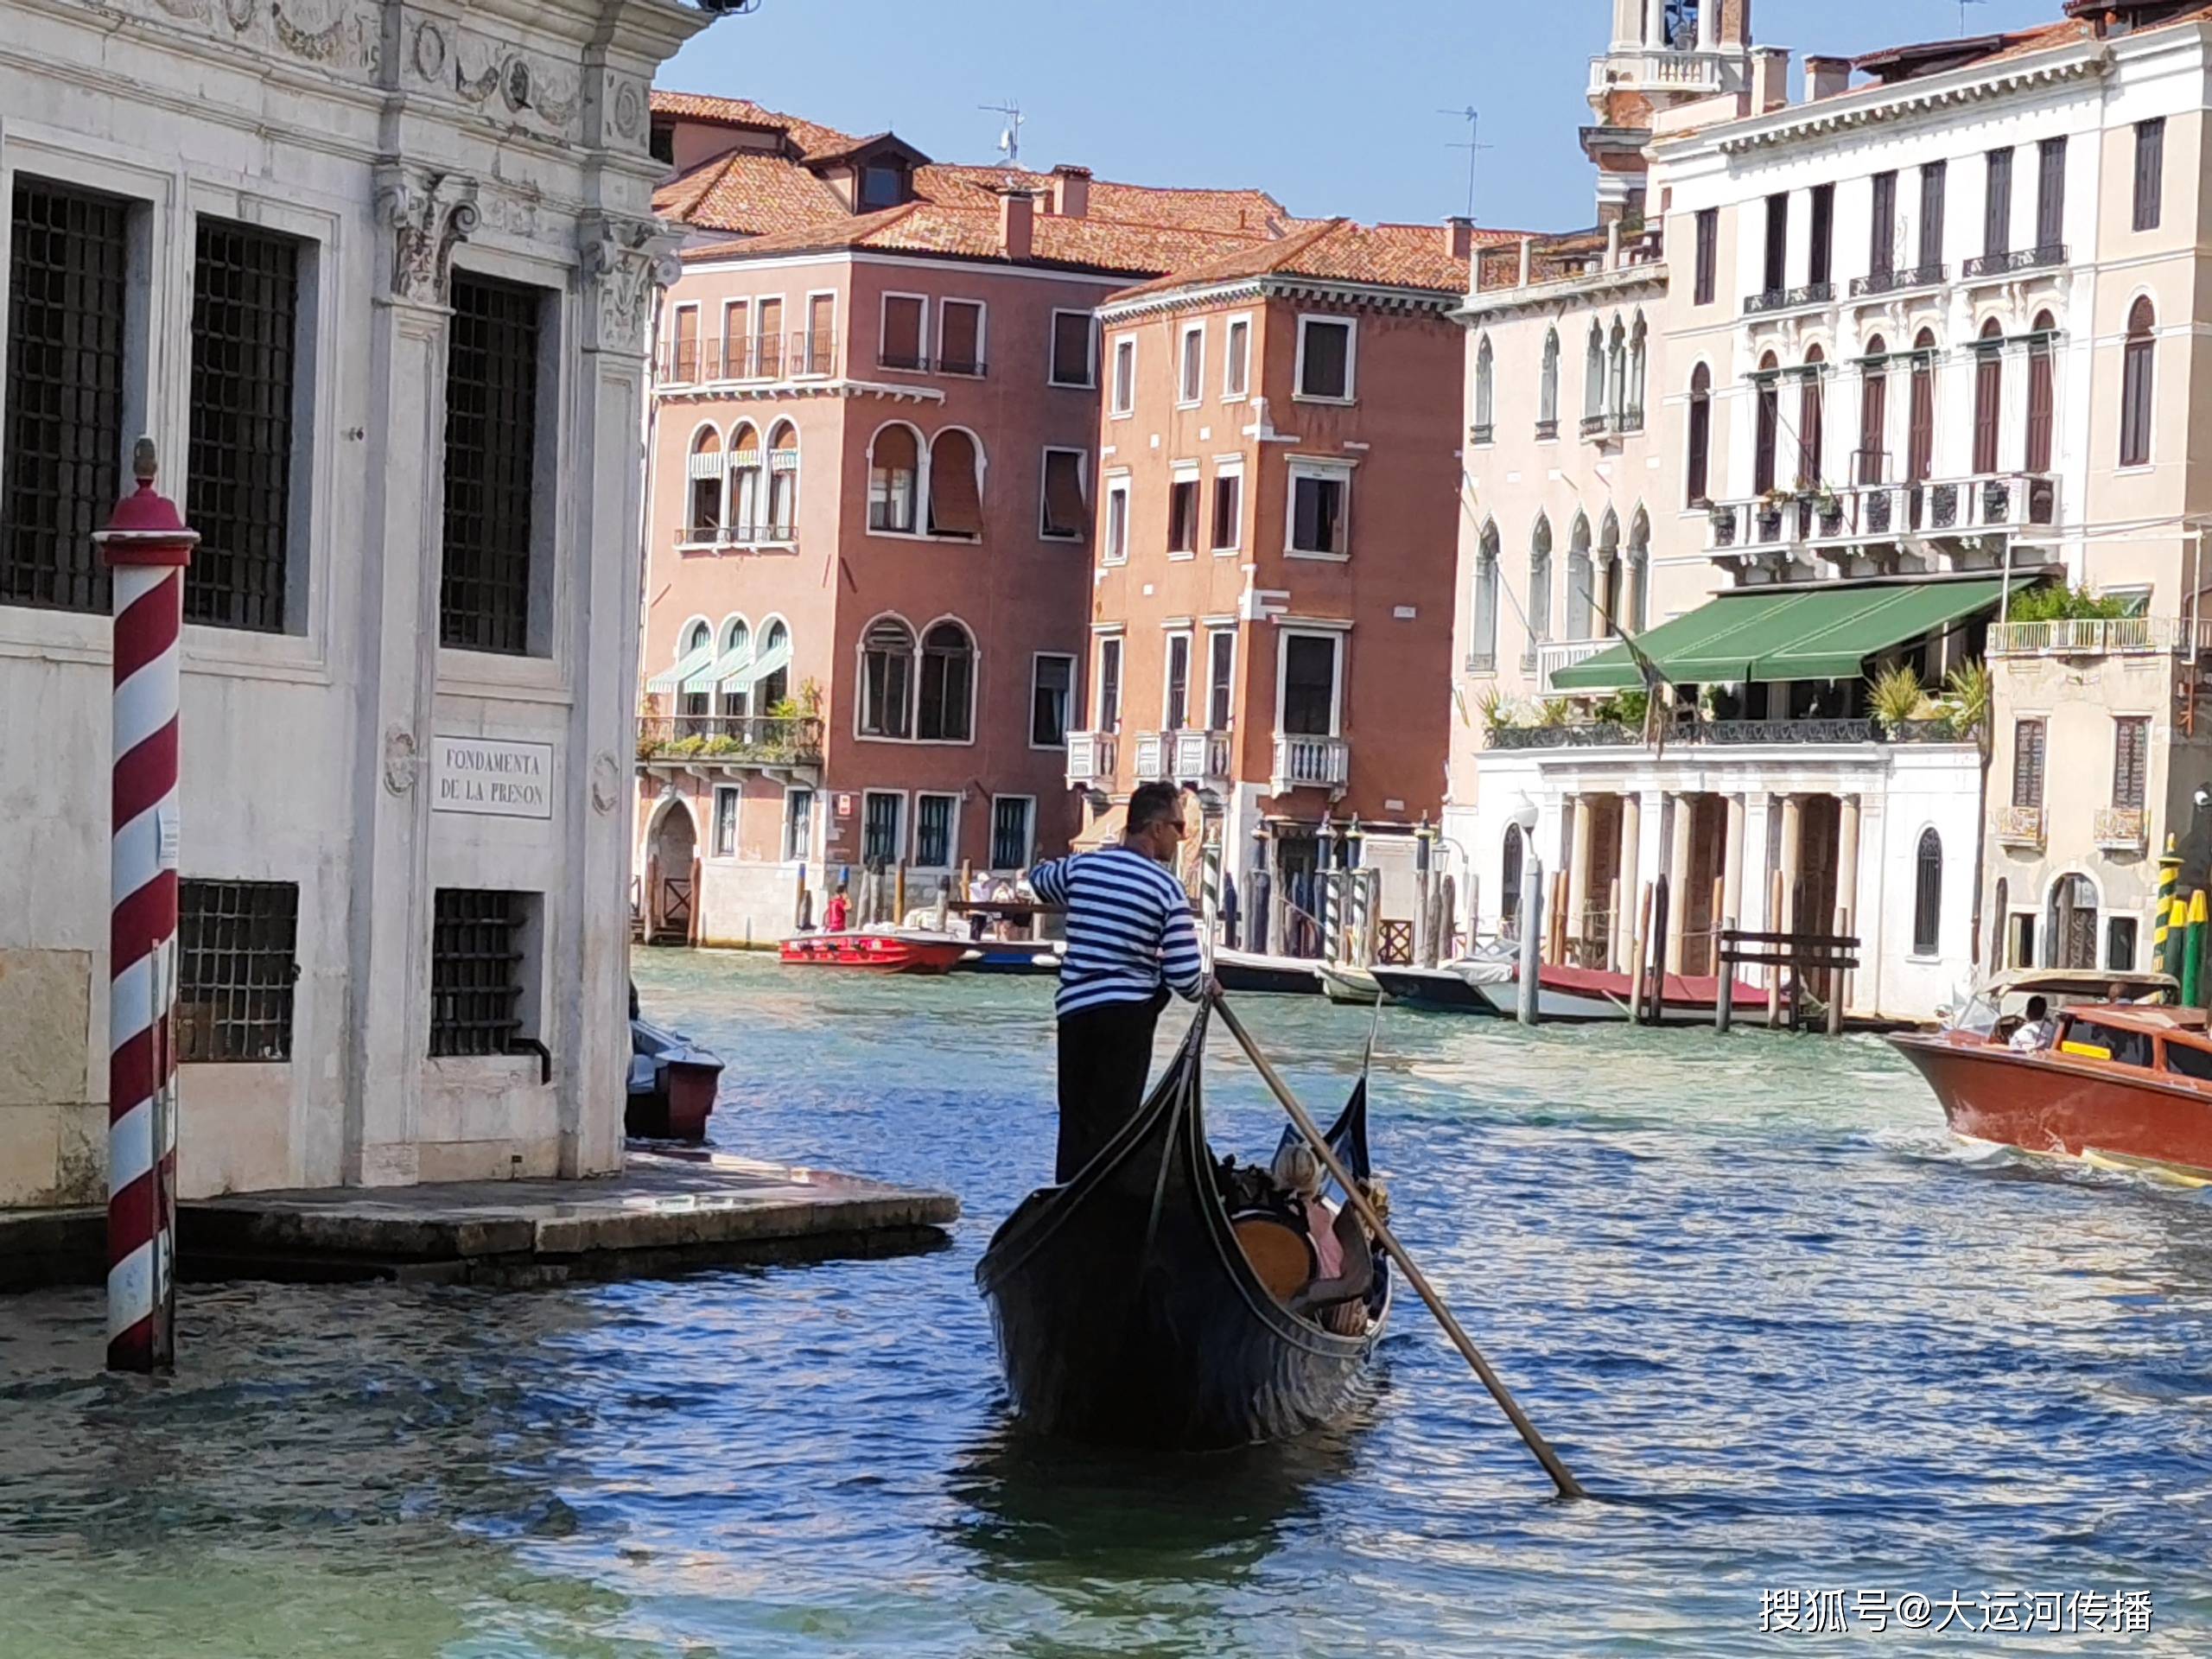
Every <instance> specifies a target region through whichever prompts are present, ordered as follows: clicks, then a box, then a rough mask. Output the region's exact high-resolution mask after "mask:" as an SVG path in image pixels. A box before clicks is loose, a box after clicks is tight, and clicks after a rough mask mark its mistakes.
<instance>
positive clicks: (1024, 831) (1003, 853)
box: [991, 795, 1037, 870]
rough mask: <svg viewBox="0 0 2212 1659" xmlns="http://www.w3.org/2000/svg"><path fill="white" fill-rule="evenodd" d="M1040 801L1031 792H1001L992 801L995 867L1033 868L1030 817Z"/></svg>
mask: <svg viewBox="0 0 2212 1659" xmlns="http://www.w3.org/2000/svg"><path fill="white" fill-rule="evenodd" d="M1036 810H1037V804H1036V802H1035V801H1034V800H1033V799H1031V798H1030V797H1028V796H1027V795H1001V796H1000V797H999V798H997V799H995V800H994V801H993V802H992V803H991V868H993V869H995V870H1021V869H1027V868H1029V853H1030V848H1031V842H1032V836H1031V832H1030V817H1031V815H1032V814H1033V812H1035V811H1036Z"/></svg>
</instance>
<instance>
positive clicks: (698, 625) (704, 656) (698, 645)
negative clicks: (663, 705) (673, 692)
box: [677, 618, 715, 729]
mask: <svg viewBox="0 0 2212 1659" xmlns="http://www.w3.org/2000/svg"><path fill="white" fill-rule="evenodd" d="M714 643H715V631H714V628H713V627H712V626H710V625H709V623H708V622H707V621H706V620H705V619H703V618H702V619H701V620H698V621H696V622H694V623H693V624H692V625H691V626H690V627H689V628H686V629H685V630H684V631H683V650H682V651H681V652H678V653H677V660H678V661H679V662H691V661H692V659H694V658H696V659H699V660H697V661H696V662H693V663H692V665H691V668H690V673H691V674H696V673H697V672H698V671H699V670H700V669H702V668H705V667H708V666H709V664H710V663H711V662H712V660H713V659H712V655H711V653H712V651H713V648H714ZM677 684H678V685H679V687H682V686H688V685H689V684H690V675H688V674H687V675H686V677H684V678H683V680H681V681H678V682H677ZM707 703H708V696H707V693H706V692H704V691H691V690H684V691H683V703H682V705H681V706H680V708H679V710H678V712H680V713H681V714H683V715H685V716H686V717H687V718H689V719H691V720H700V719H703V718H704V717H705V715H706V714H707ZM695 729H696V728H695Z"/></svg>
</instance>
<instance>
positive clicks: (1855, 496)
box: [1706, 473, 2058, 563]
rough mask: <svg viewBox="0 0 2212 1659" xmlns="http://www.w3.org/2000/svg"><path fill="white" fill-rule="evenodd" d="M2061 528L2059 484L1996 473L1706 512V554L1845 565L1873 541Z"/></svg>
mask: <svg viewBox="0 0 2212 1659" xmlns="http://www.w3.org/2000/svg"><path fill="white" fill-rule="evenodd" d="M2057 523H2058V480H2056V478H2054V477H2052V476H2050V474H2044V473H1996V474H1986V475H1978V476H1974V477H1969V478H1959V479H1942V480H1927V481H1924V482H1922V483H1917V484H1880V483H1878V484H1840V485H1834V486H1824V487H1822V488H1821V489H1818V490H1806V491H1803V492H1800V493H1781V492H1777V493H1775V494H1772V495H1768V496H1760V497H1756V498H1753V499H1751V500H1747V501H1746V500H1738V501H1719V502H1715V503H1714V504H1713V505H1712V506H1710V507H1708V508H1707V537H1706V553H1707V556H1708V557H1710V558H1715V559H1721V560H1727V561H1732V562H1736V563H1745V562H1747V561H1756V560H1757V559H1758V557H1760V556H1763V555H1779V554H1790V555H1796V554H1800V553H1814V554H1818V555H1821V556H1825V557H1828V558H1832V559H1835V560H1836V561H1838V562H1839V563H1840V562H1841V561H1842V560H1843V559H1846V558H1848V557H1850V556H1852V554H1853V552H1855V551H1858V550H1860V549H1862V548H1864V547H1866V546H1869V545H1872V544H1874V543H1897V542H1899V541H1901V540H1903V539H1904V538H1906V537H1950V538H1959V537H1984V536H1993V535H2005V536H2010V537H2029V536H2033V535H2035V534H2037V532H2044V533H2046V537H2047V533H2048V532H2050V531H2053V530H2054V529H2055V528H2056V524H2057Z"/></svg>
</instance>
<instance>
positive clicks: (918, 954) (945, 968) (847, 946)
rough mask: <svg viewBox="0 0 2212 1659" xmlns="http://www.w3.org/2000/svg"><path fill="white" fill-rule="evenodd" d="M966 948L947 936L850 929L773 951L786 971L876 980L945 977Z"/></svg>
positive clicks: (799, 937)
mask: <svg viewBox="0 0 2212 1659" xmlns="http://www.w3.org/2000/svg"><path fill="white" fill-rule="evenodd" d="M970 948H971V947H970V945H969V942H968V941H967V940H966V939H963V938H953V937H952V936H950V935H949V934H941V933H922V932H913V931H907V930H906V929H902V928H881V929H877V928H858V929H852V928H849V929H847V930H846V931H843V932H842V933H798V934H794V935H793V936H792V937H791V938H788V939H785V941H784V942H783V943H782V944H779V946H778V947H777V951H776V954H777V956H778V957H779V958H780V959H781V960H782V961H783V963H784V964H785V966H786V967H794V968H855V969H861V970H863V971H865V972H869V973H878V974H949V973H950V972H951V971H952V970H953V969H955V968H956V967H957V966H958V965H959V963H960V959H961V958H962V957H965V956H966V955H967V954H968V952H969V949H970Z"/></svg>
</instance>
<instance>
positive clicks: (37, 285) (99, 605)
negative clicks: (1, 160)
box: [0, 176, 130, 611]
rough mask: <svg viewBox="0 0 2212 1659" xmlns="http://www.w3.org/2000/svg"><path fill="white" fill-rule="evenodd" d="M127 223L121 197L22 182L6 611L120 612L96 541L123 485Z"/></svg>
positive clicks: (11, 333)
mask: <svg viewBox="0 0 2212 1659" xmlns="http://www.w3.org/2000/svg"><path fill="white" fill-rule="evenodd" d="M129 213H130V205H129V204H128V203H127V202H124V200H121V199H120V198H118V197H114V196H108V195H102V194H98V193H95V192H92V191H88V190H74V189H69V188H64V187H62V186H60V185H56V184H49V183H48V182H47V181H45V180H43V179H35V178H29V177H23V176H18V177H17V179H16V192H15V206H14V213H13V221H12V223H13V228H12V231H11V232H10V236H11V240H10V246H9V255H8V386H7V397H8V402H7V454H6V460H5V463H4V467H0V515H4V516H0V602H4V603H7V604H11V605H43V606H50V607H56V608H59V609H63V610H72V611H105V610H106V609H107V608H108V603H109V600H108V594H109V587H108V575H107V571H106V569H105V567H104V566H103V565H102V564H101V563H100V558H99V553H98V552H97V551H96V550H94V548H93V546H92V532H93V531H96V530H99V528H101V527H102V526H103V525H105V524H106V523H107V517H108V514H109V513H110V512H111V511H112V510H113V509H114V506H115V500H116V496H117V494H118V491H119V488H120V485H121V480H122V454H123V372H124V347H123V338H124V283H125V270H126V265H127V262H128V257H129V241H128V238H129V223H128V219H129Z"/></svg>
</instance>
